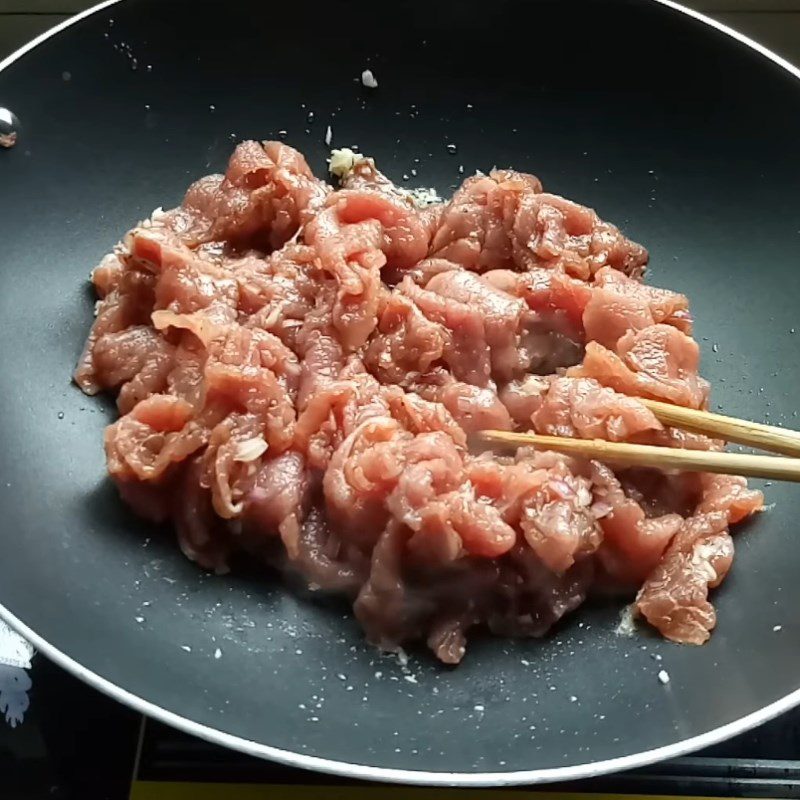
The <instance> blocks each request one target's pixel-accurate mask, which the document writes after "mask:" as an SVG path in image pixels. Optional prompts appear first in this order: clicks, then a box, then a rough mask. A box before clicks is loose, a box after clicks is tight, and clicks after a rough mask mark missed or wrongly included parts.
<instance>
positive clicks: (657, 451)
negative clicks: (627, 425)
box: [478, 430, 800, 483]
mask: <svg viewBox="0 0 800 800" xmlns="http://www.w3.org/2000/svg"><path fill="white" fill-rule="evenodd" d="M478 437H479V438H480V439H482V440H483V441H485V442H488V443H490V444H500V445H511V446H513V447H525V446H528V447H535V448H536V449H538V450H555V451H557V452H559V453H566V454H568V455H575V456H581V457H583V458H594V459H597V460H598V461H611V462H616V463H618V464H625V465H627V466H640V467H655V468H657V469H677V470H683V471H685V472H714V473H721V474H723V475H744V476H746V477H751V478H773V479H774V480H779V481H794V482H798V483H800V459H795V458H782V457H780V456H760V455H751V454H749V453H719V452H714V451H707V450H681V449H678V448H672V447H654V446H653V445H644V444H625V443H618V442H606V441H604V440H602V439H570V438H566V437H561V436H540V435H539V434H536V433H513V432H511V431H491V430H487V431H480V433H479V434H478Z"/></svg>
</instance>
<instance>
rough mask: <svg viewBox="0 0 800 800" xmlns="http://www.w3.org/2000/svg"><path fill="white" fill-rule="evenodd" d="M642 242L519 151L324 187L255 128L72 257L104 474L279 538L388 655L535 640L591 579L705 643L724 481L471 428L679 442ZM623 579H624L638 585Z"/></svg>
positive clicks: (196, 513) (693, 363)
mask: <svg viewBox="0 0 800 800" xmlns="http://www.w3.org/2000/svg"><path fill="white" fill-rule="evenodd" d="M646 263H647V252H646V251H645V250H644V248H642V247H641V246H639V245H637V244H635V243H633V242H631V241H629V240H628V239H627V238H626V237H625V236H624V235H623V234H622V233H621V232H620V231H619V230H618V229H617V228H615V227H614V226H613V225H610V224H608V223H606V222H603V221H602V220H600V219H599V218H598V216H597V215H596V214H595V212H594V211H592V210H591V209H588V208H585V207H583V206H580V205H578V204H576V203H573V202H571V201H569V200H565V199H564V198H562V197H559V196H557V195H553V194H548V193H546V192H544V191H543V189H542V185H541V183H540V182H539V181H538V180H537V179H536V178H534V177H533V176H531V175H524V174H520V173H517V172H513V171H507V170H497V171H494V172H492V173H491V174H489V175H478V176H475V177H471V178H469V179H467V180H466V181H465V182H464V184H463V185H462V186H461V188H460V189H458V191H457V192H456V193H455V195H454V197H453V199H452V200H451V201H450V202H449V203H446V204H442V205H434V206H430V207H427V208H424V209H421V208H418V207H417V206H416V205H415V204H414V202H413V201H412V200H411V199H410V197H409V196H408V195H407V194H406V193H404V192H402V191H401V190H399V189H397V188H396V187H394V186H393V185H392V183H391V182H390V181H388V180H387V179H386V178H385V177H384V176H383V175H382V174H381V173H380V172H378V171H377V169H376V168H375V166H374V164H372V163H371V162H370V161H367V160H365V161H362V162H361V163H360V164H358V165H357V166H356V168H355V170H354V171H353V172H352V173H351V174H350V175H349V176H348V177H347V178H346V179H345V180H344V181H343V185H342V188H341V189H340V190H339V191H332V190H331V188H330V187H329V186H328V185H326V184H325V183H324V182H322V181H320V180H319V179H317V178H316V177H314V175H313V174H312V173H311V171H310V169H309V167H308V165H307V164H306V161H305V160H304V158H303V156H302V155H301V154H300V153H298V152H297V151H295V150H293V149H292V148H290V147H288V146H286V145H284V144H282V143H278V142H266V143H263V144H261V143H257V142H244V143H242V144H240V145H239V146H238V147H237V148H236V151H235V152H234V154H233V156H232V158H231V160H230V163H229V165H228V170H227V172H226V174H225V175H211V176H209V177H206V178H202V179H201V180H199V181H197V182H196V183H195V184H193V185H192V186H191V187H190V188H189V191H188V192H187V194H186V198H185V199H184V201H183V204H182V205H181V206H180V207H179V208H176V209H174V210H172V211H167V212H162V211H159V212H156V213H154V214H153V216H152V217H151V218H150V219H149V220H147V221H146V222H144V223H142V224H141V225H139V226H138V227H136V228H134V229H133V230H132V231H131V232H129V233H128V234H127V235H126V236H125V238H124V240H123V241H122V242H121V243H120V245H119V246H118V247H117V248H116V249H115V250H114V252H113V253H112V254H110V255H108V256H106V258H104V259H103V261H102V262H101V263H100V265H99V266H98V267H97V268H96V269H95V271H94V274H93V281H94V285H95V287H96V289H97V292H98V294H99V297H100V300H99V302H98V304H97V313H96V320H95V323H94V326H93V328H92V331H91V333H90V335H89V339H88V341H87V344H86V349H85V351H84V353H83V355H82V357H81V361H80V364H79V365H78V368H77V371H76V380H77V382H78V384H79V385H80V386H81V387H82V388H83V389H84V391H86V392H87V393H89V394H94V393H96V392H100V391H114V392H117V393H118V394H117V397H118V400H117V402H118V406H119V411H120V418H119V419H118V420H117V421H116V422H115V423H114V424H113V425H111V426H110V427H109V428H108V429H107V430H106V433H105V448H106V454H107V458H108V469H109V472H110V474H111V477H112V478H113V480H114V481H115V482H116V484H117V485H118V487H119V490H120V493H121V494H122V496H123V498H124V499H125V500H126V501H127V502H128V503H129V504H130V505H131V506H132V507H133V508H134V509H135V510H136V511H137V512H138V513H139V514H141V515H142V516H143V517H145V518H147V519H149V520H152V521H154V522H164V521H170V522H171V523H172V525H174V527H175V529H176V532H177V536H178V540H179V542H180V545H181V547H182V549H183V551H184V553H186V555H187V556H188V557H189V558H192V559H194V560H195V561H196V562H198V563H199V564H200V565H202V566H203V567H205V568H207V569H212V570H216V571H219V572H221V571H225V570H226V569H227V568H228V562H229V559H230V558H231V557H232V556H233V555H234V554H245V555H246V556H247V557H250V558H252V557H256V558H265V559H270V560H271V561H273V562H274V561H275V560H278V561H279V562H280V563H281V564H283V565H284V566H285V567H286V568H288V569H291V570H293V571H294V572H296V573H298V574H299V575H301V576H302V577H303V579H304V580H305V581H306V582H307V584H308V585H309V587H310V588H312V589H316V590H330V591H335V592H340V593H344V594H346V595H347V596H349V597H350V598H351V599H352V601H353V607H354V610H355V614H356V615H357V617H358V619H359V621H360V622H361V624H362V625H363V627H364V630H365V631H366V634H367V636H368V637H369V639H370V640H371V641H372V642H374V643H375V644H376V645H377V646H379V647H381V648H384V649H386V650H392V649H397V648H398V647H400V646H401V645H402V644H404V643H407V642H412V641H414V640H418V639H424V640H427V642H428V644H429V646H430V647H431V648H432V649H433V651H434V652H435V653H436V655H437V656H438V657H439V658H440V659H441V660H443V661H445V662H448V663H456V662H458V661H459V660H460V659H461V658H462V656H463V655H464V650H465V645H466V634H467V631H468V630H469V629H471V628H473V627H478V628H484V629H487V628H488V629H489V630H490V631H493V632H495V633H497V634H500V635H503V636H541V635H543V634H544V633H545V632H546V631H547V630H548V629H549V628H550V627H551V626H552V625H553V624H554V623H555V622H557V621H558V620H559V619H560V618H561V617H562V616H563V615H564V614H566V613H567V612H569V611H572V610H573V609H575V608H576V607H577V606H578V605H579V604H581V603H582V602H583V601H584V599H585V598H586V597H587V596H590V595H593V594H597V593H601V592H602V593H607V592H609V591H611V592H619V593H622V594H624V593H630V596H631V597H633V596H634V595H635V596H636V601H635V608H636V610H637V612H638V614H639V615H641V616H643V617H644V618H645V619H646V620H647V621H648V622H649V623H650V624H652V625H654V626H655V627H656V628H658V629H659V630H660V631H661V632H662V633H663V634H664V635H665V636H667V637H669V638H671V639H674V640H676V641H679V642H688V643H693V644H700V643H702V642H704V641H706V639H707V638H708V636H709V633H710V631H711V629H712V628H713V627H714V625H715V614H714V609H713V607H712V605H711V604H710V602H709V599H708V595H709V590H710V589H712V588H714V587H715V586H717V585H719V583H720V582H721V581H722V580H723V578H724V577H725V575H726V573H727V571H728V569H729V568H730V565H731V560H732V557H733V542H732V540H731V537H730V535H729V532H728V526H729V524H731V523H735V522H737V521H739V520H741V519H742V518H744V517H746V516H747V515H749V514H751V513H753V512H754V511H756V510H758V509H759V508H760V507H761V505H762V497H761V494H760V493H759V492H756V491H751V490H749V489H748V488H747V485H746V483H745V481H744V480H743V479H741V478H732V477H721V476H711V475H704V474H686V473H664V472H659V471H656V470H648V469H635V470H634V469H628V470H612V469H611V468H610V467H609V466H607V465H605V464H602V463H599V462H595V461H588V460H579V459H575V458H570V457H566V456H563V455H558V454H555V453H552V452H533V451H530V450H520V451H519V452H517V453H516V455H514V456H498V455H495V454H488V453H479V454H476V453H475V452H472V451H471V450H470V448H469V446H468V436H469V434H470V433H472V432H474V431H476V430H480V429H482V428H495V429H506V430H534V431H537V432H540V433H546V434H553V435H557V436H572V437H580V438H601V439H607V440H609V441H614V442H639V443H652V444H658V445H668V446H672V447H691V448H699V449H713V448H719V447H721V443H720V442H715V441H712V440H709V439H705V438H703V437H701V436H697V435H691V434H686V433H683V432H681V431H677V430H672V429H669V428H665V427H664V426H663V425H662V424H660V423H659V421H658V420H657V419H656V418H655V417H654V416H653V414H652V413H651V412H650V411H649V410H648V409H647V408H646V407H645V406H644V405H643V404H642V403H641V402H639V398H654V399H658V400H662V401H665V402H668V403H675V404H678V405H681V406H687V407H690V408H705V407H706V405H707V402H708V390H709V387H708V383H707V382H706V381H705V380H703V378H702V377H700V375H699V374H698V360H699V353H698V346H697V344H696V343H695V341H694V340H693V339H692V338H691V333H692V318H691V316H690V314H689V310H688V302H687V299H686V298H685V297H684V296H682V295H680V294H676V293H674V292H670V291H667V290H664V289H656V288H653V287H650V286H646V285H644V284H642V283H641V282H640V280H641V276H642V273H643V271H644V268H645V265H646ZM637 593H638V594H637Z"/></svg>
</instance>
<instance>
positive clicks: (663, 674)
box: [658, 669, 669, 686]
mask: <svg viewBox="0 0 800 800" xmlns="http://www.w3.org/2000/svg"><path fill="white" fill-rule="evenodd" d="M658 679H659V680H660V681H661V683H663V684H664V685H665V686H666V685H667V684H668V683H669V672H667V671H666V670H665V669H662V670H661V672H659V673H658Z"/></svg>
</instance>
